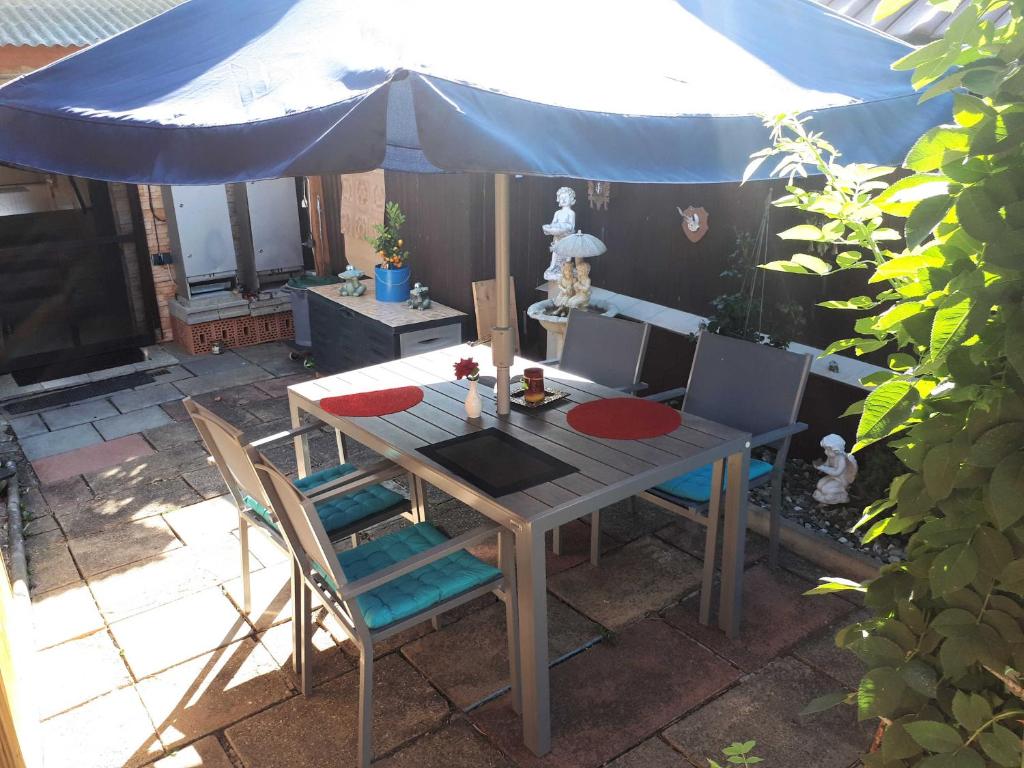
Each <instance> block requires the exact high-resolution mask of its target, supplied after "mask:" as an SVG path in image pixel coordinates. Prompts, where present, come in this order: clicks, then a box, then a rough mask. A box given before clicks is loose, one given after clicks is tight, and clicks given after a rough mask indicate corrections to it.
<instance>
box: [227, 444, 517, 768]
mask: <svg viewBox="0 0 1024 768" xmlns="http://www.w3.org/2000/svg"><path fill="white" fill-rule="evenodd" d="M245 450H246V452H247V453H248V455H249V456H250V457H251V458H252V462H253V465H254V466H255V469H256V473H257V475H258V476H259V479H260V482H261V483H262V486H263V493H264V494H265V496H266V497H267V498H268V499H269V500H270V505H271V507H272V508H273V509H274V511H275V512H276V513H277V518H278V520H279V521H280V523H281V528H282V529H283V531H284V536H285V539H286V540H287V542H288V545H289V547H290V549H291V552H292V556H293V558H294V560H295V562H296V564H297V571H298V573H299V575H300V576H301V582H302V587H301V590H300V593H301V594H300V599H299V601H298V602H297V603H296V607H295V616H296V618H295V622H296V624H297V625H298V626H299V631H298V633H297V634H298V638H299V642H298V643H297V645H296V647H295V651H294V653H293V656H294V657H296V658H299V659H301V665H300V669H301V684H302V692H303V694H304V695H307V696H308V695H309V694H310V693H311V692H312V679H313V675H312V646H311V637H312V626H311V621H310V608H311V604H310V599H311V594H312V592H315V593H316V595H317V597H318V598H319V599H320V601H321V602H322V603H323V604H324V605H325V606H326V607H327V609H328V610H329V611H330V612H331V613H332V614H333V615H334V616H335V618H336V619H337V620H338V623H339V624H340V625H341V627H342V628H343V630H344V631H345V632H346V633H347V634H348V636H349V638H350V639H351V640H352V641H353V642H354V643H355V644H356V646H358V648H359V733H358V745H359V746H358V765H359V766H360V768H369V766H370V763H371V761H372V759H373V657H374V653H373V651H374V644H375V643H377V642H379V641H381V640H383V639H385V638H387V637H389V636H391V635H394V634H395V633H397V632H401V631H402V630H404V629H407V628H409V627H411V626H414V625H416V624H419V623H420V622H423V621H425V620H427V619H435V618H436V617H437V616H438V615H439V614H441V613H442V612H444V611H448V610H451V609H453V608H455V607H457V606H459V605H462V604H463V603H466V602H469V601H470V600H473V599H475V598H477V597H480V596H481V595H484V594H486V593H488V592H494V593H495V594H496V595H497V596H498V597H499V599H501V600H503V601H504V602H505V615H506V621H507V623H508V643H509V667H510V669H509V672H510V676H511V687H512V696H513V706H514V708H515V710H516V711H517V712H518V711H520V709H521V701H520V684H519V662H518V647H519V638H518V626H519V625H518V613H517V604H516V589H515V557H514V549H513V547H514V543H513V540H512V536H511V534H510V532H509V531H506V530H504V529H503V528H501V527H500V526H498V525H497V524H495V523H492V522H487V523H485V524H483V525H481V526H479V527H477V528H474V529H473V530H471V531H468V532H466V533H464V534H462V535H461V536H457V537H455V538H453V539H449V538H448V537H446V536H445V535H444V534H443V533H441V532H440V531H439V530H437V529H436V528H434V527H433V526H432V525H430V524H429V523H417V524H415V525H412V526H410V527H406V528H402V529H400V530H398V531H395V532H393V533H389V534H387V535H385V536H383V537H381V538H379V539H374V540H373V541H370V542H367V543H365V544H361V545H359V546H358V547H355V548H354V549H349V550H347V551H344V552H340V553H336V552H334V550H333V549H332V548H331V542H330V539H329V538H328V536H327V531H326V530H325V529H324V526H323V523H322V521H321V518H320V515H318V514H317V510H316V508H315V505H314V503H313V502H312V501H311V500H310V499H309V498H307V497H306V496H305V495H304V494H303V493H302V491H300V490H299V489H298V488H296V487H295V485H294V484H293V483H292V482H291V481H289V480H288V478H287V477H285V476H284V475H283V474H282V473H281V472H280V471H279V470H278V469H276V468H275V467H274V466H273V465H272V464H270V462H268V461H267V460H266V458H265V457H263V456H261V454H259V453H258V452H257V451H256V449H255V448H253V447H251V446H246V448H245ZM495 534H497V535H498V551H499V556H498V559H499V566H500V568H494V567H493V566H491V565H488V564H487V563H484V562H483V561H481V560H478V559H477V558H476V557H474V556H473V555H471V554H470V553H469V552H467V551H466V549H465V548H466V547H469V546H472V545H473V544H476V543H479V542H480V541H482V540H484V539H486V538H488V537H490V536H494V535H495Z"/></svg>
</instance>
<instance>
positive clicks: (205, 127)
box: [0, 0, 949, 406]
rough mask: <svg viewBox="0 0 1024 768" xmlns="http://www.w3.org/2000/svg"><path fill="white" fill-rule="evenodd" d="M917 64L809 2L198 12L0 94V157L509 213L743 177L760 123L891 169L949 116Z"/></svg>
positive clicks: (124, 178) (211, 2)
mask: <svg viewBox="0 0 1024 768" xmlns="http://www.w3.org/2000/svg"><path fill="white" fill-rule="evenodd" d="M907 50H908V48H907V46H905V45H904V44H902V43H900V42H899V41H898V40H896V39H894V38H891V37H887V36H884V35H882V34H880V33H877V32H875V31H873V30H871V29H869V28H867V27H865V26H863V25H861V24H858V23H857V22H854V21H851V20H849V19H847V18H845V17H843V16H841V15H839V14H837V13H835V12H833V11H831V10H829V9H827V8H824V7H822V6H819V5H817V4H815V3H813V2H811V1H810V0H631V1H630V2H621V0H558V2H549V1H548V0H516V1H515V2H503V3H499V2H497V1H496V0H495V1H494V2H480V0H436V1H435V2H417V1H416V0H188V2H185V3H183V4H181V5H179V6H177V7H176V8H173V9H172V10H170V11H167V12H166V13H164V14H162V15H160V16H158V17H156V18H154V19H152V20H150V21H148V22H146V23H144V24H141V25H139V26H137V27H135V28H133V29H130V30H128V31H126V32H124V33H122V34H120V35H117V36H115V37H113V38H111V39H109V40H107V41H105V42H103V43H100V44H98V45H96V46H93V47H92V48H89V49H86V50H84V51H81V52H79V53H76V54H74V55H72V56H70V57H68V58H66V59H63V60H61V61H59V62H57V63H55V64H53V65H51V66H49V67H46V68H44V69H42V70H40V71H38V72H35V73H32V74H30V75H27V76H25V77H22V78H19V79H17V80H15V81H13V82H11V83H9V84H7V85H6V86H4V87H2V88H0V162H7V163H12V164H16V165H21V166H26V167H30V168H35V169H40V170H44V171H50V172H56V173H62V174H69V175H76V176H85V177H89V178H95V179H103V180H109V181H121V182H132V183H151V184H215V183H228V182H239V181H244V180H250V179H261V178H272V177H279V176H301V175H315V174H323V173H332V172H357V171H365V170H369V169H373V168H379V167H384V168H390V169H397V170H412V171H438V170H442V171H459V172H474V171H479V172H494V173H497V174H499V176H498V177H497V179H498V181H497V184H498V189H497V194H496V200H497V205H498V206H502V205H505V202H506V198H505V195H504V188H503V185H505V184H507V177H505V176H503V175H504V174H513V173H521V174H532V175H544V176H569V177H575V178H581V179H599V180H604V181H620V182H645V183H702V182H724V181H734V180H738V179H739V178H740V176H741V174H742V172H743V169H744V167H745V166H746V164H747V160H748V156H749V155H750V153H751V152H753V151H755V150H757V149H760V148H761V147H763V146H764V145H765V144H766V143H767V135H766V132H765V130H764V128H763V126H762V124H761V119H760V117H759V115H760V114H762V113H777V112H782V111H801V112H805V113H810V114H811V115H812V116H813V127H814V129H815V130H820V131H823V132H824V133H825V135H826V136H827V137H828V138H829V139H830V141H831V142H832V143H833V144H834V145H835V146H836V147H837V148H838V149H839V150H840V151H841V152H842V153H843V155H844V157H845V158H846V159H848V160H860V161H870V162H880V163H895V162H899V161H900V160H901V159H902V157H903V155H904V154H905V152H906V150H907V149H908V147H909V145H910V144H911V142H912V141H913V140H914V139H915V138H916V137H917V136H918V135H920V134H921V133H922V132H923V131H924V130H926V129H927V128H929V127H931V126H933V125H936V124H939V123H940V122H942V121H943V120H944V119H945V118H946V117H947V115H948V114H949V103H948V100H947V99H944V98H938V99H934V100H932V101H930V102H928V103H926V104H924V105H918V104H917V96H916V94H915V93H914V92H913V89H912V88H911V86H910V83H909V81H908V78H907V76H906V75H905V74H904V73H897V72H893V71H891V70H890V68H889V65H890V63H891V62H892V61H894V60H895V59H897V58H898V57H900V56H902V55H903V54H905V53H906V52H907ZM767 170H768V169H767V168H763V169H762V171H761V173H762V174H763V173H766V172H767ZM496 212H497V214H498V221H497V224H496V226H497V231H498V234H499V237H498V248H497V251H498V254H497V263H498V277H499V280H502V278H505V279H507V274H508V270H507V258H508V254H507V240H506V238H505V235H507V219H506V218H505V217H507V210H504V212H503V210H498V209H497V208H496ZM502 281H503V280H502ZM505 295H507V291H502V290H501V288H500V286H499V288H498V297H499V299H500V298H503V297H504V296H505ZM498 310H499V315H498V316H499V317H500V318H504V320H503V321H502V325H504V326H507V307H503V306H499V307H498ZM506 341H509V337H507V335H502V334H498V335H497V336H496V337H495V343H494V346H495V350H496V361H497V362H500V363H503V364H504V363H506V362H507V359H508V358H507V355H506V352H508V351H509V350H511V344H510V342H509V343H507V344H506V343H505V342H506ZM506 347H507V349H506ZM502 368H505V366H504V365H503V366H502ZM500 373H501V374H502V375H501V376H500V378H501V379H504V378H505V375H506V374H507V368H505V369H504V370H500ZM502 400H503V401H504V398H502ZM502 405H503V406H504V402H503V403H502Z"/></svg>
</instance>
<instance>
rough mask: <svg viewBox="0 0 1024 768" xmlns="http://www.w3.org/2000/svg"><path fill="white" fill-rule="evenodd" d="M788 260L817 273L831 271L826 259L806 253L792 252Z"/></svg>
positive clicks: (823, 273)
mask: <svg viewBox="0 0 1024 768" xmlns="http://www.w3.org/2000/svg"><path fill="white" fill-rule="evenodd" d="M790 260H791V261H793V262H795V263H796V264H799V265H800V266H801V267H805V268H807V269H808V270H810V271H811V272H814V273H815V274H818V275H827V274H828V273H829V272H831V271H832V267H831V266H829V264H828V262H827V261H823V260H822V259H819V258H818V257H817V256H811V255H809V254H806V253H796V254H793V256H792V257H791V259H790Z"/></svg>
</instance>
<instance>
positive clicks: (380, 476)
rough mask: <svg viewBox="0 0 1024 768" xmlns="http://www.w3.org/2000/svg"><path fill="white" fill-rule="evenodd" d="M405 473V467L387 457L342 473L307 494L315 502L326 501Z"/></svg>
mask: <svg viewBox="0 0 1024 768" xmlns="http://www.w3.org/2000/svg"><path fill="white" fill-rule="evenodd" d="M404 474H406V471H405V470H404V469H402V468H401V467H400V466H398V465H397V464H393V463H392V462H390V461H387V460H386V459H385V460H383V461H378V462H377V463H375V464H372V465H370V466H369V467H366V468H364V469H357V470H356V471H355V472H349V473H348V474H347V475H342V476H341V477H339V478H336V479H335V480H331V482H329V483H324V484H323V485H318V486H317V487H316V488H314V489H312V490H311V491H309V492H308V493H307V494H306V496H307V497H309V499H310V500H311V501H314V502H316V501H325V500H326V499H330V498H332V497H334V496H343V495H345V494H347V493H352V492H353V491H358V490H359V489H360V488H365V487H366V486H368V485H376V484H377V483H380V482H383V481H384V480H391V479H392V478H395V477H398V476H399V475H404Z"/></svg>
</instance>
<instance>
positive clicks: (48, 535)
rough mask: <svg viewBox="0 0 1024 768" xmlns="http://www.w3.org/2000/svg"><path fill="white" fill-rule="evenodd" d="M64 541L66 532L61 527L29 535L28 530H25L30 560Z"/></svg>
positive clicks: (26, 547)
mask: <svg viewBox="0 0 1024 768" xmlns="http://www.w3.org/2000/svg"><path fill="white" fill-rule="evenodd" d="M63 543H64V533H63V532H62V531H61V530H60V529H59V528H54V529H52V530H49V531H44V532H42V533H36V534H35V535H33V536H29V535H28V531H25V554H26V555H27V556H28V559H29V560H31V559H32V558H33V557H36V556H37V555H39V554H41V553H42V551H43V550H44V549H48V548H49V547H53V546H56V545H57V544H63Z"/></svg>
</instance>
